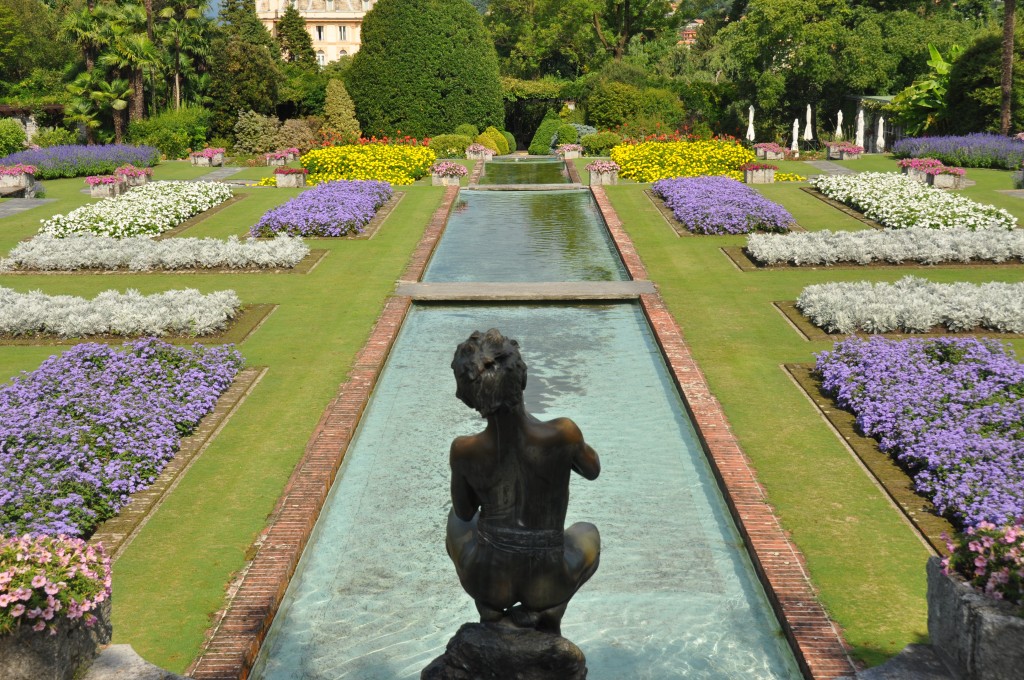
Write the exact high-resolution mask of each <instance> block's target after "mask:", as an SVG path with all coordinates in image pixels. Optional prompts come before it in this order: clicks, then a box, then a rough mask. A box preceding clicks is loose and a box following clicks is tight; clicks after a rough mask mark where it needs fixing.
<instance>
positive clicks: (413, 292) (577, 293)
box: [395, 281, 656, 302]
mask: <svg viewBox="0 0 1024 680" xmlns="http://www.w3.org/2000/svg"><path fill="white" fill-rule="evenodd" d="M395 292H396V294H397V295H401V296H404V297H410V298H412V299H413V300H419V301H433V302H448V301H450V302H464V301H473V302H478V301H479V302H490V301H505V302H507V301H512V302H547V301H573V300H635V299H638V298H639V297H640V296H641V295H644V294H647V293H654V292H656V289H655V287H654V284H653V283H651V282H650V281H571V282H527V283H518V282H517V283H512V282H508V283H506V282H486V283H482V282H461V281H460V282H445V283H440V282H436V283H435V282H431V283H416V282H411V281H400V282H399V284H398V288H397V290H396V291H395Z"/></svg>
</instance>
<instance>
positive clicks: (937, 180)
mask: <svg viewBox="0 0 1024 680" xmlns="http://www.w3.org/2000/svg"><path fill="white" fill-rule="evenodd" d="M925 177H926V178H927V179H926V180H925V181H926V182H927V183H928V184H930V185H932V186H933V187H935V188H936V189H959V188H960V185H961V184H962V183H963V178H962V177H957V176H956V175H929V174H927V173H925Z"/></svg>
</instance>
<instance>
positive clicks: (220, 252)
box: [0, 234, 309, 272]
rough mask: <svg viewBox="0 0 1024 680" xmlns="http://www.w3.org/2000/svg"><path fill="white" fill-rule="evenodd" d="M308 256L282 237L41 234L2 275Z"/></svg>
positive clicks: (4, 263)
mask: <svg viewBox="0 0 1024 680" xmlns="http://www.w3.org/2000/svg"><path fill="white" fill-rule="evenodd" d="M308 254H309V246H308V245H306V244H305V243H304V242H303V241H302V239H301V238H296V237H292V236H288V235H286V234H278V236H277V237H276V238H274V239H271V240H269V241H257V240H255V239H247V240H245V241H241V240H239V238H238V237H237V236H231V237H229V238H228V240H227V241H221V240H219V239H215V238H202V239H200V238H169V239H164V240H162V241H155V240H153V239H151V238H149V237H146V236H134V237H129V238H121V239H119V238H112V237H109V236H92V235H89V234H85V235H81V236H68V237H66V238H60V239H58V238H55V237H53V236H50V235H48V234H40V235H39V236H36V237H35V238H32V239H30V240H28V241H22V242H21V243H19V244H18V245H16V246H15V247H14V248H13V249H12V250H11V252H10V254H9V255H8V256H7V258H6V259H2V260H0V272H2V271H12V270H38V271H76V270H79V269H107V270H117V269H127V270H130V271H151V270H154V269H163V270H178V269H250V268H260V269H265V268H290V267H294V266H295V265H297V264H298V263H299V262H300V261H301V260H302V258H304V257H306V255H308Z"/></svg>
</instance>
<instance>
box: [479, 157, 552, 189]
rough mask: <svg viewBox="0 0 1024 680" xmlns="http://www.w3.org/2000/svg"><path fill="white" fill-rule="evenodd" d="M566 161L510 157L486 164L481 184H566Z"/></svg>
mask: <svg viewBox="0 0 1024 680" xmlns="http://www.w3.org/2000/svg"><path fill="white" fill-rule="evenodd" d="M568 182H569V173H567V172H566V171H565V163H564V162H563V161H561V160H559V159H554V158H519V157H517V158H509V159H502V160H493V161H490V162H489V163H487V164H486V165H485V166H484V174H483V175H481V176H480V182H479V183H480V184H566V183H568Z"/></svg>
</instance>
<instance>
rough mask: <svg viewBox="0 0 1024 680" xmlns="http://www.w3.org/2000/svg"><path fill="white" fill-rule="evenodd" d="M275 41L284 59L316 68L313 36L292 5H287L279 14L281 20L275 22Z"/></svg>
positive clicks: (311, 68)
mask: <svg viewBox="0 0 1024 680" xmlns="http://www.w3.org/2000/svg"><path fill="white" fill-rule="evenodd" d="M277 42H278V44H279V45H280V46H281V52H282V57H283V58H284V60H285V61H287V62H290V63H293V64H298V65H300V66H304V67H306V68H308V69H310V70H314V69H316V67H317V64H316V53H315V52H313V38H311V37H310V35H309V31H307V30H306V20H305V19H303V18H302V15H301V14H299V10H297V9H295V6H294V5H288V9H286V10H285V11H284V14H282V15H281V21H280V22H278V24H277Z"/></svg>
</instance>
